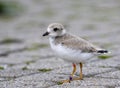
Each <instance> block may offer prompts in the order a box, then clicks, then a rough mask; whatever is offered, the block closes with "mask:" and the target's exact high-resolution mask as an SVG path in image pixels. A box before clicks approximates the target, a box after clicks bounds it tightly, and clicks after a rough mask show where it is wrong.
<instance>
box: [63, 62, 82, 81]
mask: <svg viewBox="0 0 120 88" xmlns="http://www.w3.org/2000/svg"><path fill="white" fill-rule="evenodd" d="M79 65H80V75H79V77H75V78H73V75H74V74H75V72H76V64H74V63H73V71H72V73H71V76H70V78H69V79H67V80H63V81H61V83H68V82H70V81H72V80H82V79H83V74H82V67H83V64H82V63H80V64H79Z"/></svg>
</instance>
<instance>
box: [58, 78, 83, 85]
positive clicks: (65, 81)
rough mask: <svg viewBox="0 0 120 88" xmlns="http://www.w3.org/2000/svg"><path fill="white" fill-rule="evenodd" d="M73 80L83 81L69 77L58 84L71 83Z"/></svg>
mask: <svg viewBox="0 0 120 88" xmlns="http://www.w3.org/2000/svg"><path fill="white" fill-rule="evenodd" d="M74 80H83V78H81V77H75V78H73V77H72V76H70V77H69V79H67V80H62V81H60V82H59V83H60V84H63V83H70V82H71V81H74Z"/></svg>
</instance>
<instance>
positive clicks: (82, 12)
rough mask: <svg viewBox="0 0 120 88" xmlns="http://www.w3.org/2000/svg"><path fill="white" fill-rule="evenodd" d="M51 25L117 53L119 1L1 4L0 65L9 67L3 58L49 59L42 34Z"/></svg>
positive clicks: (16, 0) (17, 0)
mask: <svg viewBox="0 0 120 88" xmlns="http://www.w3.org/2000/svg"><path fill="white" fill-rule="evenodd" d="M54 22H58V23H61V24H63V25H64V26H65V28H66V30H67V31H68V32H71V33H73V34H76V35H78V36H81V37H83V38H84V39H87V40H89V41H91V42H92V43H94V44H96V45H98V46H101V47H103V48H106V49H108V50H110V51H113V52H114V51H115V54H116V52H117V53H119V48H120V46H119V45H120V0H0V56H1V57H2V58H1V64H3V63H8V62H7V61H5V60H3V57H7V56H9V55H10V56H13V57H18V56H20V57H21V56H46V54H45V52H46V53H47V55H52V54H53V53H52V52H50V51H51V50H49V49H50V48H49V41H48V39H47V37H46V38H43V37H42V34H43V33H44V32H45V31H46V29H47V26H48V25H49V24H50V23H54ZM48 52H49V53H48ZM17 55H18V56H17ZM18 62H19V61H18ZM11 63H14V62H11Z"/></svg>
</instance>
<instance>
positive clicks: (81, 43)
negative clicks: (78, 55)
mask: <svg viewBox="0 0 120 88" xmlns="http://www.w3.org/2000/svg"><path fill="white" fill-rule="evenodd" d="M61 44H62V45H64V46H65V47H67V48H71V49H73V50H81V51H82V52H97V47H96V46H94V45H93V44H91V43H89V42H88V41H86V40H84V39H82V38H79V37H75V38H74V37H73V38H71V39H68V40H64V41H62V43H61Z"/></svg>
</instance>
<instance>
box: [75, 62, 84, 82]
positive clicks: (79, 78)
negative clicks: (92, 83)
mask: <svg viewBox="0 0 120 88" xmlns="http://www.w3.org/2000/svg"><path fill="white" fill-rule="evenodd" d="M79 65H80V75H79V76H80V77H78V78H73V80H82V79H83V74H82V67H83V64H82V63H80V64H79Z"/></svg>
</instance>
